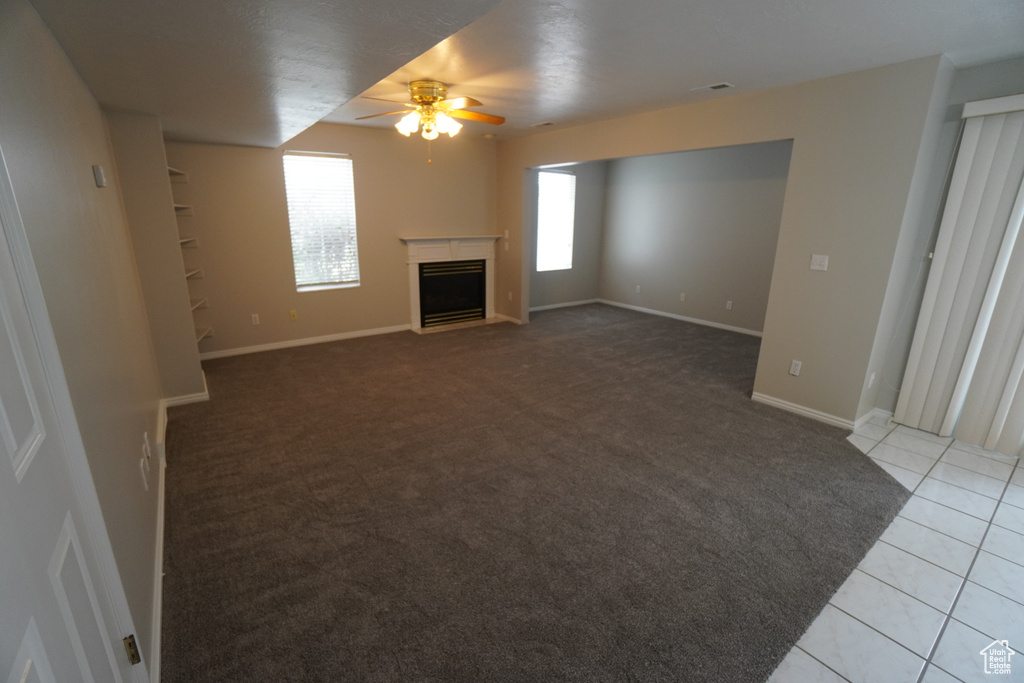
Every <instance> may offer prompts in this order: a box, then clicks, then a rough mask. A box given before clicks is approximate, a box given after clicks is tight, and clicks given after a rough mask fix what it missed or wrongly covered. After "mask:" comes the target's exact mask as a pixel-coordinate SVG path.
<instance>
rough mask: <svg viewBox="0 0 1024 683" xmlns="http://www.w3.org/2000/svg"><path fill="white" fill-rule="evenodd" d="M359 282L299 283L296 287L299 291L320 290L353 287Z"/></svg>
mask: <svg viewBox="0 0 1024 683" xmlns="http://www.w3.org/2000/svg"><path fill="white" fill-rule="evenodd" d="M358 286H359V283H358V282H337V283H330V284H324V285H299V286H298V287H296V288H295V291H297V292H300V293H301V292H319V291H322V290H325V289H352V288H354V287H358Z"/></svg>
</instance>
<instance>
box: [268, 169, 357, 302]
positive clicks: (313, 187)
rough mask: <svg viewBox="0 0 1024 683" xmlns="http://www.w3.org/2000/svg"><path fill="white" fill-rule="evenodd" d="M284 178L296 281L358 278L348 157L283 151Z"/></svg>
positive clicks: (339, 282) (314, 283) (343, 281)
mask: <svg viewBox="0 0 1024 683" xmlns="http://www.w3.org/2000/svg"><path fill="white" fill-rule="evenodd" d="M284 182H285V191H286V193H287V195H288V223H289V226H290V228H291V237H292V256H293V259H294V263H295V284H296V286H297V287H298V288H299V289H302V288H303V287H315V286H324V285H353V284H358V283H359V251H358V247H357V244H356V202H355V190H354V186H353V180H352V160H351V159H349V158H348V157H343V156H338V155H325V154H310V153H301V152H286V153H285V155H284Z"/></svg>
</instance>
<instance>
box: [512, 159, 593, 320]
mask: <svg viewBox="0 0 1024 683" xmlns="http://www.w3.org/2000/svg"><path fill="white" fill-rule="evenodd" d="M563 170H572V172H573V173H575V175H576V222H575V225H574V231H573V243H572V268H570V269H569V270H551V271H545V272H543V273H538V272H537V250H536V249H533V250H531V251H530V254H529V258H530V307H531V308H541V307H545V306H557V305H560V304H569V303H575V302H579V301H592V300H593V299H596V298H597V297H598V282H599V279H600V269H601V244H602V239H603V238H602V234H603V229H604V207H605V180H606V177H607V174H608V168H607V164H606V163H604V162H601V161H594V162H590V163H586V164H576V165H574V166H572V167H571V169H563ZM530 175H531V182H529V183H527V185H526V190H525V192H526V193H527V194H529V195H530V199H529V200H528V201H530V204H531V206H533V207H536V202H537V183H536V177H537V176H536V171H535V170H534V171H531V173H530ZM525 220H526V221H527V222H528V223H529V225H530V227H529V228H528V229H529V230H531V231H532V232H533V233H534V234H536V230H537V216H536V213H535V212H533V211H531V212H530V213H529V214H527V215H526V217H525ZM506 300H507V297H506Z"/></svg>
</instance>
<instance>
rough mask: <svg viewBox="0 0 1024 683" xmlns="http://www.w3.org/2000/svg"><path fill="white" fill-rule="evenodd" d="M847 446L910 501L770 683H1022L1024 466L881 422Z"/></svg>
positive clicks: (864, 429) (872, 424)
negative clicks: (987, 660)
mask: <svg viewBox="0 0 1024 683" xmlns="http://www.w3.org/2000/svg"><path fill="white" fill-rule="evenodd" d="M849 440H850V442H851V443H853V444H854V445H855V446H857V447H858V448H859V449H860V450H861V451H863V452H864V453H866V454H867V455H868V457H870V458H871V459H872V460H874V461H875V462H876V463H878V465H879V466H880V467H882V468H883V469H884V470H885V471H886V472H888V473H889V474H891V475H892V476H893V477H894V478H895V479H896V480H897V481H899V482H900V483H901V484H903V485H904V486H906V487H907V489H909V490H910V491H912V492H913V494H914V495H913V496H912V497H911V498H910V500H909V501H908V502H907V504H906V506H905V507H904V508H903V510H902V511H901V512H900V514H899V515H898V516H897V517H896V519H894V520H893V522H892V524H891V525H890V526H889V528H888V529H886V531H885V533H883V534H882V536H881V538H880V539H879V540H878V542H877V543H876V544H875V546H874V547H873V548H872V549H871V550H870V551H869V552H868V554H867V556H866V557H865V558H864V560H863V561H862V562H861V563H860V565H859V566H858V567H857V568H856V569H855V570H854V571H853V573H852V574H851V575H850V577H849V578H848V579H847V580H846V583H844V584H843V585H842V586H841V587H840V588H839V590H838V591H836V594H835V595H834V596H832V599H831V601H830V602H829V604H828V605H827V606H826V607H825V609H824V610H823V611H822V612H821V614H820V615H819V616H818V618H817V619H816V620H815V621H814V623H813V624H811V627H810V628H809V629H808V630H807V632H806V633H805V634H804V635H803V637H802V638H801V639H800V641H799V642H798V643H797V644H796V647H794V648H793V649H792V650H791V651H790V653H789V655H788V656H787V657H786V659H785V660H783V662H782V663H781V664H780V665H779V667H778V668H777V669H776V670H775V673H774V674H772V677H771V679H770V681H769V683H810V682H815V681H827V682H832V681H854V682H858V681H865V682H871V683H875V682H876V681H885V682H886V683H904V682H905V683H948V682H951V681H963V682H964V683H972V682H973V681H993V680H998V681H1024V467H1020V466H1019V461H1018V459H1017V458H1013V457H1007V456H1005V455H1001V454H999V453H992V452H990V451H985V450H983V449H980V448H977V447H976V446H971V445H968V444H964V443H962V442H959V441H953V440H952V439H950V438H942V437H938V436H935V435H933V434H928V433H926V432H920V431H917V430H914V429H908V428H906V427H902V426H896V425H892V424H890V423H888V420H887V419H886V418H884V417H875V418H872V420H871V421H869V422H867V423H866V424H864V425H863V426H862V427H859V428H858V429H857V430H856V431H855V432H854V433H853V434H852V435H851V436H850V437H849ZM995 640H1006V641H1008V642H1009V647H1010V648H1011V649H1013V650H1014V651H1015V652H1019V653H1020V654H1014V655H1010V657H1009V660H1010V661H1009V664H1010V673H1009V674H998V675H994V674H986V673H985V669H984V662H983V657H982V654H981V651H982V649H983V648H986V647H987V646H988V645H990V644H991V643H992V642H993V641H995Z"/></svg>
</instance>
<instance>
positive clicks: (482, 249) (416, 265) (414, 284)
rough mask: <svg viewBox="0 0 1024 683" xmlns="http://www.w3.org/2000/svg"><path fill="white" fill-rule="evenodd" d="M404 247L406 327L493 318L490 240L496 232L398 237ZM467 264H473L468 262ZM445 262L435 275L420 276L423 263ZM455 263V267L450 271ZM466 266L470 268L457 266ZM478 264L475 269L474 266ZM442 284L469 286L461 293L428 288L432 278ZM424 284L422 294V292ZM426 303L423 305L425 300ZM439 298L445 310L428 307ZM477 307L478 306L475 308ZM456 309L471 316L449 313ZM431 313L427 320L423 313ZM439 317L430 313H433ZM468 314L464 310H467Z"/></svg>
mask: <svg viewBox="0 0 1024 683" xmlns="http://www.w3.org/2000/svg"><path fill="white" fill-rule="evenodd" d="M400 239H401V240H402V242H404V243H405V245H406V247H407V248H408V262H407V263H408V265H409V312H410V314H411V315H410V317H411V320H410V327H411V328H412V329H413V330H420V329H423V328H426V327H440V326H441V325H446V324H449V323H456V322H464V321H471V320H488V319H491V318H494V243H495V241H496V240H497V239H498V235H472V236H469V237H402V238H400ZM467 263H469V264H475V265H471V266H468V265H466V264H467ZM427 265H429V266H431V269H430V270H431V271H432V270H433V267H434V266H438V267H441V266H446V267H448V268H442V269H440V273H441V274H439V275H428V276H426V277H423V276H422V275H421V270H422V268H423V267H424V266H427ZM452 267H455V268H456V271H455V272H451V270H450V269H451V268H452ZM463 268H469V269H471V270H459V269H463ZM477 268H479V271H476V269H477ZM435 280H436V281H437V283H438V284H440V285H444V284H445V283H444V282H443V280H448V281H449V282H448V284H452V283H454V284H455V289H458V290H470V289H471V290H472V293H471V294H467V293H466V292H465V291H463V293H461V294H453V293H450V292H449V293H447V294H437V293H435V292H433V291H432V288H433V287H434V282H435ZM424 286H425V287H426V288H427V290H428V291H427V292H426V296H424V294H423V292H422V288H423V287H424ZM428 299H429V300H430V302H431V303H430V304H427V305H426V309H428V310H424V305H425V304H426V302H427V300H428ZM438 299H443V300H444V301H445V303H444V304H443V306H441V307H442V308H445V309H447V310H445V311H435V310H429V309H432V308H433V304H434V302H436V301H437V300H438ZM477 309H481V310H477ZM459 311H464V312H465V311H471V312H472V317H466V318H458V317H453V316H456V314H457V313H458V312H459ZM428 313H429V314H430V315H431V316H432V317H431V318H430V319H429V320H428V319H427V317H426V314H428ZM438 315H440V316H442V317H433V316H438ZM467 315H468V314H467Z"/></svg>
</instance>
